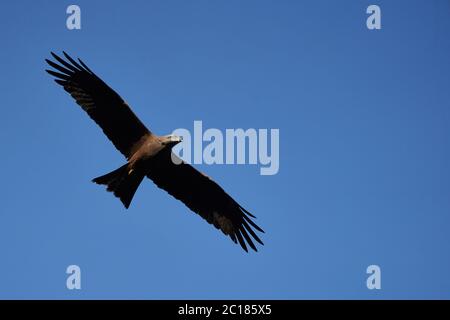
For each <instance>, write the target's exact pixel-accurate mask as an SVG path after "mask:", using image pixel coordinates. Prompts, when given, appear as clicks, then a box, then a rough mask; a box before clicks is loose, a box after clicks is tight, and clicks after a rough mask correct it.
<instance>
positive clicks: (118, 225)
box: [0, 0, 450, 299]
mask: <svg viewBox="0 0 450 320" xmlns="http://www.w3.org/2000/svg"><path fill="white" fill-rule="evenodd" d="M75 3H76V4H78V5H80V7H81V10H82V29H81V30H79V31H69V30H67V29H66V26H65V20H66V17H67V15H66V13H65V11H66V8H67V6H68V5H69V4H72V2H68V1H57V2H56V1H34V2H31V1H8V2H4V3H2V5H1V8H2V13H3V14H2V17H1V20H0V27H1V28H0V36H1V39H2V48H1V50H0V58H1V61H2V72H1V76H0V87H1V96H2V102H1V110H2V113H1V117H0V122H1V126H0V133H1V134H0V143H1V146H2V157H1V160H0V164H1V168H2V170H1V172H2V179H1V184H0V194H1V206H0V207H1V209H0V254H1V260H0V261H1V262H0V298H69V299H72V298H74V299H75V298H169V299H170V298H192V299H197V298H255V299H258V298H277V299H278V298H288V299H291V298H337V299H341V298H368V299H372V298H373V299H378V298H450V274H449V270H450V232H449V226H450V197H449V195H450V165H449V164H450V125H449V123H450V89H449V84H450V55H449V53H450V36H449V33H450V3H449V2H448V1H445V0H442V1H438V0H436V1H429V0H427V1H425V0H423V1H331V0H330V1H317V0H314V1H253V0H252V1H250V0H249V1H237V0H231V1H206V0H204V1H200V0H193V1H134V2H132V4H128V5H127V4H126V2H123V1H76V2H75ZM369 4H378V5H380V7H381V10H382V29H381V30H379V31H369V30H368V29H367V28H366V23H365V20H366V17H367V14H366V13H365V11H366V8H367V6H368V5H369ZM51 50H53V51H56V52H61V51H62V50H65V51H67V52H69V53H70V54H72V55H73V56H76V57H81V58H82V59H83V60H84V61H85V62H86V63H87V64H88V65H89V66H90V67H91V69H93V70H94V71H95V72H96V73H97V74H98V75H100V76H101V77H102V78H103V79H104V80H105V81H106V82H107V83H108V84H109V85H110V86H112V87H113V88H114V89H115V90H117V91H118V92H119V93H120V94H121V95H122V96H123V97H124V98H125V99H126V100H127V101H128V102H129V103H130V105H131V106H132V107H133V109H134V110H135V112H136V113H137V114H138V116H139V117H140V118H141V119H142V120H143V122H144V123H146V124H147V125H148V126H149V127H150V128H151V129H152V130H153V131H155V132H156V133H159V134H165V133H170V132H171V131H172V130H173V129H175V128H188V129H192V126H193V121H194V120H202V121H203V124H204V126H205V127H207V128H219V129H221V130H225V129H226V128H239V127H242V128H279V129H280V171H279V173H278V174H277V175H274V176H260V175H259V169H258V167H256V166H249V165H241V166H237V165H216V166H207V165H203V166H197V167H198V168H200V169H201V170H203V171H205V172H206V173H207V174H208V175H210V176H212V177H214V179H215V180H216V181H218V182H219V183H220V184H221V185H222V186H223V187H224V188H225V189H226V190H227V191H228V192H229V193H230V194H231V195H232V196H233V197H235V198H236V200H238V201H239V202H240V203H241V204H242V205H243V206H244V207H246V208H248V209H249V210H250V211H251V212H253V213H254V214H255V215H256V216H257V217H258V219H257V221H258V223H259V224H260V225H261V226H262V227H263V228H264V229H265V230H266V234H265V235H264V236H263V240H264V242H265V243H266V245H265V246H264V247H262V248H261V250H260V251H259V252H258V253H256V254H255V253H250V254H246V253H245V252H243V251H242V250H241V249H240V248H239V247H238V246H236V245H234V244H233V243H232V242H231V241H230V240H229V239H228V238H226V237H224V236H223V235H222V234H221V233H220V232H218V231H217V230H215V229H214V228H213V227H211V226H209V225H208V224H206V223H205V222H204V221H203V220H202V219H201V218H199V217H198V216H197V215H195V214H193V213H192V212H190V211H189V210H188V209H187V208H186V207H185V206H184V205H183V204H182V203H180V202H178V201H175V200H174V199H172V198H171V197H169V196H168V195H167V194H166V193H165V192H164V191H161V190H160V189H157V188H156V187H155V186H154V185H153V183H152V182H151V181H149V180H147V181H144V183H143V184H142V185H141V187H140V189H139V190H138V192H137V194H136V196H135V199H134V201H133V203H132V206H131V208H130V209H129V210H128V211H127V210H125V209H124V208H123V206H122V204H121V203H120V202H119V201H118V200H117V199H115V198H114V197H113V196H112V195H111V194H110V193H107V192H105V190H104V189H103V188H102V187H100V186H98V185H95V184H93V183H91V182H90V180H91V179H92V178H93V177H96V176H98V175H101V174H104V173H106V172H109V171H111V170H112V169H115V168H116V167H118V166H119V165H121V164H123V162H124V159H123V158H122V156H121V155H120V154H119V152H117V151H116V150H115V148H114V147H113V145H112V144H111V143H110V142H109V141H108V140H107V139H106V137H105V136H103V134H102V132H101V130H100V129H99V128H98V127H97V126H96V125H95V124H94V123H93V122H92V121H91V120H90V119H89V118H88V117H87V116H86V115H85V114H84V112H82V111H81V109H80V108H79V107H78V106H77V105H76V104H75V103H74V102H73V100H72V99H71V98H70V96H69V95H68V94H66V93H65V92H64V91H63V90H62V89H61V88H60V87H58V86H57V85H56V84H55V83H54V82H53V81H52V80H51V77H50V76H49V75H47V74H46V73H45V72H44V69H45V68H46V65H45V62H44V58H48V57H49V52H50V51H51ZM71 264H76V265H79V266H80V267H81V270H82V290H79V291H76V290H74V291H69V290H67V289H66V286H65V284H66V277H67V275H66V273H65V270H66V267H67V266H68V265H71ZM371 264H377V265H379V266H380V267H381V270H382V289H381V290H378V291H377V290H372V291H371V290H368V289H367V288H366V277H367V275H366V273H365V272H366V268H367V266H368V265H371Z"/></svg>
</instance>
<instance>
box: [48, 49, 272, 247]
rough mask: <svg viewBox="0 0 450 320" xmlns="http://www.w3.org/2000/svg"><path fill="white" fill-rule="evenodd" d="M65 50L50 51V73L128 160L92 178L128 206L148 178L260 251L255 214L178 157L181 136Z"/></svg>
mask: <svg viewBox="0 0 450 320" xmlns="http://www.w3.org/2000/svg"><path fill="white" fill-rule="evenodd" d="M63 54H64V57H65V58H66V59H63V58H61V57H59V56H58V55H56V54H55V53H53V52H51V55H52V56H53V58H54V59H55V60H56V62H54V61H51V60H48V59H45V61H46V62H47V63H48V64H49V65H50V66H51V67H52V68H54V69H55V70H56V71H55V70H46V71H47V72H48V73H49V74H50V75H52V76H54V77H55V78H56V79H55V82H56V83H57V84H59V85H61V86H62V87H63V88H64V90H65V91H67V92H68V93H69V94H70V95H71V96H72V97H73V98H74V99H75V101H76V103H77V104H78V105H80V106H81V108H82V109H83V110H84V111H86V113H87V114H88V115H89V117H91V118H92V119H93V120H94V121H95V122H96V123H97V125H99V126H100V127H101V128H102V130H103V132H104V134H105V135H106V136H107V137H108V139H109V140H111V142H112V143H113V144H114V146H115V147H116V148H117V150H119V151H120V152H121V153H122V154H123V155H124V156H125V157H126V159H127V162H126V163H125V164H124V165H123V166H121V167H120V168H118V169H116V170H114V171H112V172H110V173H108V174H105V175H103V176H100V177H97V178H95V179H93V180H92V181H93V182H95V183H97V184H101V185H106V188H107V191H110V192H112V193H114V195H115V196H116V197H118V198H119V199H120V200H121V201H122V203H123V205H124V206H125V208H128V207H129V206H130V203H131V200H132V198H133V196H134V194H135V192H136V190H137V188H138V187H139V184H140V183H141V182H142V180H143V179H144V177H147V178H149V179H151V180H152V181H153V182H154V183H155V184H156V185H157V186H158V187H159V188H161V189H164V190H165V191H167V192H168V193H169V194H170V195H172V196H173V197H175V198H176V199H178V200H180V201H181V202H183V203H184V204H185V205H186V206H187V207H188V208H189V209H191V210H192V211H194V212H195V213H197V214H198V215H200V216H201V217H202V218H203V219H205V220H206V221H207V222H208V223H210V224H212V225H214V226H215V227H216V228H217V229H220V230H221V231H222V232H223V233H224V234H225V235H228V236H229V237H230V238H231V240H233V242H234V243H238V242H239V244H240V245H241V247H242V248H243V249H244V250H245V251H248V250H247V244H248V245H249V246H250V247H251V248H252V249H253V250H255V251H257V249H256V246H255V244H254V243H253V240H256V241H257V242H259V243H260V244H263V242H262V241H261V240H260V239H259V237H258V236H257V235H256V233H255V231H254V230H253V229H256V230H257V231H259V232H264V231H263V230H262V229H261V228H260V227H258V226H257V225H256V224H255V222H253V221H252V219H251V218H255V216H253V215H252V214H251V213H250V212H248V211H247V210H246V209H244V208H243V207H242V206H241V205H239V204H238V203H237V202H236V201H235V200H234V199H233V198H232V197H231V196H230V195H228V194H227V193H226V192H225V191H224V190H223V189H222V188H221V187H220V186H219V185H218V184H217V183H216V182H214V181H213V180H212V179H211V178H209V177H208V176H207V175H205V174H203V173H201V172H200V171H197V170H196V169H195V168H193V167H192V166H191V165H189V164H187V163H185V162H183V161H181V160H180V159H179V158H176V156H175V155H174V154H173V153H172V147H173V146H175V145H176V144H177V143H179V142H180V141H181V138H180V137H177V136H175V135H165V136H158V135H156V134H154V133H153V132H151V131H150V130H149V129H147V127H146V126H145V125H144V124H143V123H142V122H141V121H140V120H139V118H138V117H137V116H136V115H135V114H134V113H133V111H131V109H130V107H129V106H128V104H127V103H126V102H125V101H124V100H123V99H122V98H121V97H120V96H119V94H117V93H116V92H115V91H114V90H113V89H111V88H110V87H109V86H108V85H107V84H106V83H105V82H103V80H101V79H100V78H99V77H98V76H97V75H96V74H95V73H94V72H92V71H91V70H90V69H89V68H88V67H87V66H86V64H85V63H83V61H82V60H81V59H78V62H77V61H75V60H74V59H73V58H71V57H70V56H69V55H68V54H67V53H65V52H63ZM173 159H176V161H174V160H173Z"/></svg>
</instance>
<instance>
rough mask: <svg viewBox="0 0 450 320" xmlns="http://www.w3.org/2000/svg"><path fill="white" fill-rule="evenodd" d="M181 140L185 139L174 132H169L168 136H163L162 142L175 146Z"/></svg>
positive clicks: (168, 145) (167, 145)
mask: <svg viewBox="0 0 450 320" xmlns="http://www.w3.org/2000/svg"><path fill="white" fill-rule="evenodd" d="M181 141H183V138H182V137H180V136H177V135H174V134H168V135H167V136H162V137H161V143H162V144H163V145H165V146H166V147H173V146H175V145H176V144H178V143H180V142H181Z"/></svg>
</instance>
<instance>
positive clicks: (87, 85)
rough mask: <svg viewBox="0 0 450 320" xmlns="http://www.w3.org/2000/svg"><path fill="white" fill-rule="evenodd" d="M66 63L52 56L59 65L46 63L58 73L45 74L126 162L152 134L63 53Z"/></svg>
mask: <svg viewBox="0 0 450 320" xmlns="http://www.w3.org/2000/svg"><path fill="white" fill-rule="evenodd" d="M63 53H64V56H65V57H66V59H67V61H66V60H64V59H62V58H61V57H59V56H57V55H56V54H54V53H53V52H52V53H51V54H52V56H53V58H54V59H55V60H56V61H57V62H59V64H58V63H55V62H53V61H50V60H48V59H45V61H46V62H47V63H48V64H49V65H50V66H51V67H53V68H54V69H55V70H57V71H58V72H57V71H53V70H46V71H47V72H48V73H49V74H51V75H52V76H54V77H56V78H57V79H55V81H56V83H58V84H59V85H61V86H63V87H64V90H66V91H67V92H68V93H70V95H71V96H72V97H73V98H74V99H75V100H76V102H77V104H79V105H80V106H81V107H82V108H83V110H84V111H86V112H87V114H88V115H89V116H90V117H91V118H92V119H93V120H94V121H95V122H96V123H97V124H98V125H99V126H100V127H101V128H102V129H103V132H104V133H105V135H106V136H107V137H108V139H109V140H111V142H112V143H113V144H114V146H115V147H116V148H117V150H119V151H120V152H121V153H122V154H123V155H124V156H125V157H127V158H129V157H130V156H131V155H132V154H133V153H134V151H135V150H137V149H138V148H139V146H140V145H141V143H142V142H143V141H145V140H146V138H147V137H148V136H149V135H151V134H152V133H151V132H150V131H149V130H148V129H147V128H146V127H145V125H144V124H143V123H142V122H141V121H140V120H139V118H138V117H137V116H136V115H135V114H134V113H133V111H131V109H130V107H129V106H128V105H127V103H126V102H125V101H124V100H123V99H122V98H121V97H120V96H119V95H118V94H117V93H116V92H115V91H114V90H113V89H111V88H110V87H109V86H108V85H107V84H106V83H105V82H103V81H102V80H101V79H100V78H99V77H98V76H97V75H95V74H94V73H93V72H92V71H91V70H90V69H89V68H88V67H87V66H86V65H85V64H84V63H83V61H81V60H80V59H78V62H76V61H75V60H74V59H72V58H71V57H70V56H69V55H68V54H66V53H65V52H63Z"/></svg>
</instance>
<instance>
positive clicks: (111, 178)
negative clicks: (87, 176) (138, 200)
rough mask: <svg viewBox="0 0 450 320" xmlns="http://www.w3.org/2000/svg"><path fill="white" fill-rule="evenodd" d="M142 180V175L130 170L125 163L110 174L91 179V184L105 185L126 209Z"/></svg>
mask: <svg viewBox="0 0 450 320" xmlns="http://www.w3.org/2000/svg"><path fill="white" fill-rule="evenodd" d="M143 178H144V176H143V175H142V174H140V173H138V172H136V171H133V170H130V169H129V168H128V164H127V163H126V164H124V165H123V166H121V167H120V168H118V169H116V170H114V171H111V172H110V173H107V174H105V175H103V176H101V177H97V178H95V179H93V180H92V182H95V183H97V184H104V185H106V186H107V188H106V190H107V191H110V192H112V193H114V195H115V196H116V197H118V198H119V199H120V201H122V203H123V205H124V206H125V208H127V209H128V207H129V206H130V203H131V200H132V199H133V196H134V194H135V193H136V190H137V188H138V187H139V184H140V183H141V181H142V179H143Z"/></svg>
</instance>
